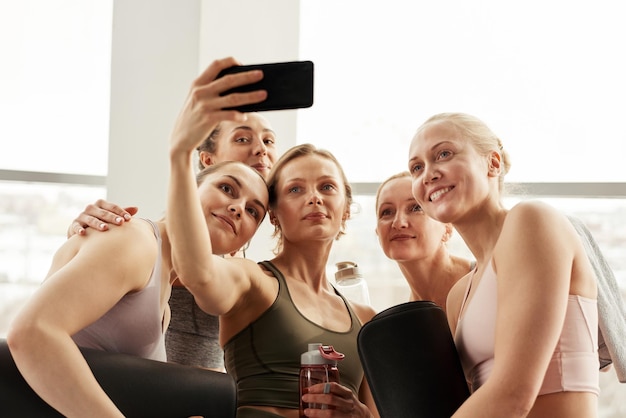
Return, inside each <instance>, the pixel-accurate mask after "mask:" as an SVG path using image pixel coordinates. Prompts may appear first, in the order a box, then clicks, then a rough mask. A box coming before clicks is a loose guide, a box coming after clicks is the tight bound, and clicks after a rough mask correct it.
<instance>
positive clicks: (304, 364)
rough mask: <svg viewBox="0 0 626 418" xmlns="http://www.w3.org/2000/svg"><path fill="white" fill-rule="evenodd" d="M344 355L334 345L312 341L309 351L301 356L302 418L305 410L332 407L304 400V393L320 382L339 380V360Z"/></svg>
mask: <svg viewBox="0 0 626 418" xmlns="http://www.w3.org/2000/svg"><path fill="white" fill-rule="evenodd" d="M343 358H344V355H343V354H342V353H339V352H337V351H335V349H334V348H333V346H332V345H322V344H321V343H312V344H309V346H308V351H306V352H304V353H302V355H301V356H300V418H306V417H305V415H304V410H305V409H306V408H313V409H326V408H328V409H332V408H333V407H332V406H328V405H322V404H316V403H308V402H302V395H304V394H305V393H308V391H309V386H313V385H317V384H318V383H330V382H339V369H338V368H337V362H338V361H340V360H343Z"/></svg>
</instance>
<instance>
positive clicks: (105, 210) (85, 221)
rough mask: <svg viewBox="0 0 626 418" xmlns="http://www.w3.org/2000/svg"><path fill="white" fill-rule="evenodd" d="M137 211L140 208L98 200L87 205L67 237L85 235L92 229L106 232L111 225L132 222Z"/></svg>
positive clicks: (72, 224) (73, 223) (68, 231)
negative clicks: (88, 229)
mask: <svg viewBox="0 0 626 418" xmlns="http://www.w3.org/2000/svg"><path fill="white" fill-rule="evenodd" d="M137 211H138V208H137V207H135V206H130V207H127V208H122V207H120V206H118V205H116V204H115V203H110V202H107V201H106V200H104V199H98V200H96V201H95V203H90V204H89V205H87V206H86V207H85V210H84V211H82V212H81V213H80V214H79V215H78V217H77V218H76V219H74V220H73V221H72V223H71V224H70V226H69V227H68V229H67V237H68V238H70V237H71V236H73V235H85V233H86V229H87V228H90V227H91V228H93V229H94V230H96V231H106V230H108V229H109V225H122V224H123V223H124V222H126V221H130V220H131V218H132V216H133V215H135V214H136V213H137Z"/></svg>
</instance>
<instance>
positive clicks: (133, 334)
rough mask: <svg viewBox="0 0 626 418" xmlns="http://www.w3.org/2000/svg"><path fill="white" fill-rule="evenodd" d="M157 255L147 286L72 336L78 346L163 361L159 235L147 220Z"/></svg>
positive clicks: (124, 298)
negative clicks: (150, 227) (156, 248)
mask: <svg viewBox="0 0 626 418" xmlns="http://www.w3.org/2000/svg"><path fill="white" fill-rule="evenodd" d="M144 220H145V221H146V222H148V223H149V224H150V225H152V228H153V230H154V235H155V237H156V240H157V247H158V253H157V258H156V260H155V262H154V268H153V270H152V275H151V276H150V280H149V281H148V284H147V285H146V287H144V288H143V289H141V290H139V291H137V292H133V293H129V294H126V295H125V296H124V297H123V298H122V299H120V300H119V301H118V302H117V304H115V306H113V307H112V308H111V309H110V310H109V311H108V312H107V313H105V314H104V315H103V316H102V317H100V319H98V320H97V321H96V322H94V323H93V324H91V325H89V326H87V327H85V328H83V329H82V330H80V331H78V332H77V333H76V334H74V335H73V336H72V338H73V339H74V342H75V343H76V344H77V345H78V346H80V347H86V348H95V349H97V350H102V351H108V352H113V353H125V354H131V355H135V356H138V357H143V358H147V359H152V360H159V361H166V356H165V334H164V332H163V314H162V312H161V270H162V269H161V257H162V254H161V234H160V233H159V228H158V227H157V226H156V225H155V224H154V223H153V222H152V221H150V220H148V219H144Z"/></svg>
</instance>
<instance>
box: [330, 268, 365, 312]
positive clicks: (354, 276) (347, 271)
mask: <svg viewBox="0 0 626 418" xmlns="http://www.w3.org/2000/svg"><path fill="white" fill-rule="evenodd" d="M335 265H336V266H337V272H336V273H335V281H336V282H337V289H338V290H339V292H341V294H342V295H344V296H345V297H346V298H348V299H350V300H351V301H353V302H358V303H363V304H366V305H370V293H369V290H368V288H367V282H366V281H365V279H364V278H363V275H362V274H361V273H359V267H358V266H357V265H356V263H354V262H352V261H341V262H339V263H336V264H335Z"/></svg>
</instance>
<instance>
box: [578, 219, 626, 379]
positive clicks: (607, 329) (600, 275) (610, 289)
mask: <svg viewBox="0 0 626 418" xmlns="http://www.w3.org/2000/svg"><path fill="white" fill-rule="evenodd" d="M569 220H570V222H571V223H572V224H573V225H574V228H576V232H578V234H579V235H580V237H581V238H582V241H583V245H584V246H585V251H586V252H587V257H588V258H589V261H590V262H591V265H592V266H593V269H594V271H595V273H596V277H597V279H598V328H599V330H598V345H599V347H598V357H599V359H600V369H603V368H605V367H607V366H608V365H610V364H611V363H613V366H614V367H615V372H616V374H617V378H618V379H619V381H620V382H621V383H626V305H625V303H624V299H623V297H622V294H621V292H620V289H619V285H618V284H617V281H616V280H615V275H614V274H613V270H611V267H610V266H609V264H608V262H607V261H606V259H605V258H604V255H603V254H602V252H601V251H600V248H599V247H598V243H597V242H596V240H595V239H594V237H593V235H591V232H590V231H589V229H587V226H586V225H585V224H584V223H583V222H582V221H581V220H580V219H578V218H575V217H572V216H570V217H569Z"/></svg>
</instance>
